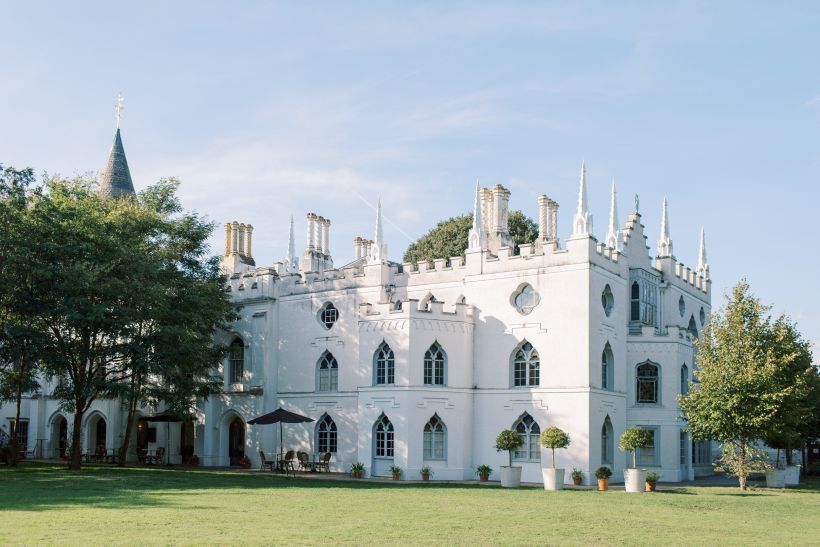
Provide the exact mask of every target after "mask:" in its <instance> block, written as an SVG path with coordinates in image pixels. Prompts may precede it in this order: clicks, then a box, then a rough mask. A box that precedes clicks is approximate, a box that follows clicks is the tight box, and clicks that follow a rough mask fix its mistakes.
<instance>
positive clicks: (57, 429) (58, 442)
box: [51, 415, 68, 458]
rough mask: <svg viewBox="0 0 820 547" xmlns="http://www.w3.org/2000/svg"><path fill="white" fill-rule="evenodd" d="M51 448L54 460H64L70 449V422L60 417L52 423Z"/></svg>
mask: <svg viewBox="0 0 820 547" xmlns="http://www.w3.org/2000/svg"><path fill="white" fill-rule="evenodd" d="M51 447H52V449H53V457H54V458H62V457H64V456H65V453H66V449H68V420H66V419H65V416H63V415H58V416H56V417H55V418H54V421H53V422H52V423H51Z"/></svg>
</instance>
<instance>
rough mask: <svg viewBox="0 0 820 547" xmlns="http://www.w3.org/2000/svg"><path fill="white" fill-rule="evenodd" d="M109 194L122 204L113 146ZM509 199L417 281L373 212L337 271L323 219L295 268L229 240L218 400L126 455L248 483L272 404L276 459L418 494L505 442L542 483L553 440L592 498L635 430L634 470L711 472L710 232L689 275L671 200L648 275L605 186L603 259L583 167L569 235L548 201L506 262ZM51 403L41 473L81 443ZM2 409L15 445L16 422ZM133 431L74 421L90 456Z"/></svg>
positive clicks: (245, 242)
mask: <svg viewBox="0 0 820 547" xmlns="http://www.w3.org/2000/svg"><path fill="white" fill-rule="evenodd" d="M101 188H102V189H103V191H108V192H110V193H112V194H113V195H120V194H122V193H128V192H133V185H132V183H131V177H130V174H129V172H128V166H127V162H126V161H125V154H124V151H123V147H122V141H121V139H120V133H119V130H117V134H116V136H115V141H114V146H113V148H112V151H111V155H110V157H109V161H108V164H107V166H106V168H105V170H104V171H103V173H102V180H101ZM464 198H465V209H466V205H467V203H468V202H469V200H470V197H469V196H466V195H465V196H464ZM509 199H510V192H509V191H508V190H507V189H505V188H504V187H503V186H501V185H498V184H497V185H495V186H494V187H492V188H477V189H476V195H475V199H474V203H473V207H474V213H475V214H474V221H473V226H472V229H471V230H470V233H469V237H468V248H467V251H466V256H465V257H464V258H462V257H453V258H450V259H448V260H445V259H441V260H435V261H434V263H432V264H425V263H420V264H418V266H414V265H412V264H400V263H397V262H393V261H391V260H390V259H389V255H388V252H387V244H386V243H385V241H384V238H383V231H382V219H381V207H379V209H378V212H377V214H376V220H375V233H374V235H373V239H372V240H370V239H365V238H362V237H355V238H354V240H353V242H354V255H353V260H352V261H350V262H348V263H347V264H345V265H343V266H336V265H334V260H333V259H332V258H331V252H330V248H329V245H328V243H329V240H330V238H329V230H330V221H329V220H327V219H325V218H323V217H321V216H318V215H316V214H313V213H309V214H307V217H306V220H307V238H306V240H307V241H306V245H305V246H304V251H303V252H301V253H297V251H296V247H295V238H294V233H293V220H292V219H291V229H290V241H289V245H288V252H287V256H285V257H284V259H283V261H282V262H277V263H275V264H273V265H270V266H257V265H256V263H255V261H254V259H253V255H252V247H251V242H252V233H253V228H252V227H251V226H250V225H245V224H240V223H237V222H231V223H228V224H226V226H225V230H226V234H225V235H226V243H225V249H224V256H223V257H222V266H223V269H224V271H225V273H226V274H227V275H228V278H229V280H228V283H229V285H228V288H227V290H228V291H230V294H231V297H232V298H233V300H234V301H235V302H236V303H237V304H241V309H240V316H241V318H240V319H239V320H238V321H237V322H236V323H235V324H234V325H233V326H232V330H231V331H230V332H229V333H222V334H220V336H224V342H225V343H226V345H229V346H230V356H229V358H227V359H226V360H225V362H224V363H222V364H221V367H220V369H219V372H220V373H221V374H222V376H223V378H224V392H223V393H222V394H221V395H219V396H214V397H211V398H210V399H209V400H208V401H206V402H203V403H202V404H201V407H200V412H199V414H198V416H197V417H196V419H195V420H193V421H189V422H186V423H182V424H179V423H176V424H170V426H168V425H166V424H148V423H147V422H139V425H138V430H137V435H136V444H137V445H138V446H139V447H140V448H148V449H153V448H154V447H157V446H165V445H166V443H168V442H169V441H166V433H167V436H168V438H169V439H170V445H169V448H168V452H169V453H170V457H171V461H172V462H174V461H176V462H179V461H181V460H182V459H183V458H185V457H186V456H190V455H191V454H197V455H198V456H199V459H200V461H201V463H202V464H203V465H210V466H227V465H235V464H236V463H237V462H238V459H239V458H240V457H241V456H242V455H247V456H248V457H249V458H250V459H251V461H252V462H253V463H254V464H256V465H258V464H259V451H260V450H264V451H265V452H270V453H276V452H279V449H280V446H279V430H278V428H277V427H276V426H252V425H247V422H248V421H249V420H250V419H252V418H254V417H256V416H259V415H261V414H264V413H266V412H269V411H271V410H274V409H276V408H278V407H280V406H281V407H283V408H285V409H287V410H291V411H294V412H297V413H299V414H304V415H306V416H310V417H312V418H314V419H315V421H314V422H312V423H307V424H286V425H285V426H284V427H283V432H284V449H285V450H289V449H293V450H303V451H306V452H309V453H311V454H318V453H324V452H331V453H332V460H331V469H332V470H337V471H342V470H347V469H348V468H349V466H350V464H351V463H354V462H363V463H364V464H365V467H366V469H367V471H366V473H367V475H376V476H378V475H389V468H390V466H391V465H397V466H399V467H401V468H402V469H403V470H404V477H405V478H409V479H415V478H418V476H419V469H420V468H422V467H423V466H429V467H431V468H432V469H433V472H434V478H435V479H456V480H459V479H473V478H475V468H476V466H477V465H479V464H489V465H491V466H492V467H493V468H494V469H495V470H496V471H495V474H494V477H496V478H497V477H498V467H499V466H500V465H506V462H507V454H506V453H499V452H497V451H496V450H495V448H494V444H495V438H496V436H497V434H498V433H499V432H500V431H501V430H503V429H506V428H512V429H515V430H516V431H518V432H519V433H520V434H521V436H522V437H523V438H524V445H523V447H522V448H521V449H520V450H519V451H518V452H516V454H515V456H514V460H516V463H515V465H520V466H522V467H523V472H522V480H523V481H531V482H540V481H541V472H540V468H541V466H542V465H544V466H546V465H548V464H549V456H548V454H547V451H546V450H542V449H541V448H540V447H539V445H538V437H539V434H540V432H541V431H542V430H543V429H544V428H546V427H550V426H557V427H560V428H561V429H563V430H565V431H567V432H568V433H569V434H570V436H571V438H572V445H571V446H570V447H569V448H568V449H567V450H559V451H557V452H556V459H557V465H558V466H559V467H564V468H567V469H570V468H573V467H577V468H580V469H582V470H583V471H584V472H585V474H586V479H585V480H586V481H589V480H590V478H591V477H592V472H593V471H594V469H595V468H597V467H598V466H601V465H608V466H610V467H611V468H612V470H613V471H614V475H613V477H614V478H619V477H621V476H622V475H621V473H620V470H621V469H622V468H623V467H624V466H625V465H626V455H624V454H623V453H621V452H620V451H618V450H617V438H618V436H619V435H620V434H621V433H622V432H623V431H624V430H625V429H626V428H628V427H631V426H634V425H639V426H642V427H644V428H646V429H648V430H649V431H651V432H652V434H653V436H654V441H653V443H652V444H651V446H648V447H647V448H645V449H642V450H640V452H639V456H638V457H639V466H641V467H644V468H650V469H654V470H656V471H658V472H660V473H661V474H662V477H663V480H665V481H678V480H687V479H691V478H693V477H694V476H697V475H699V474H705V473H711V471H712V470H711V465H710V462H711V446H710V444H709V443H693V442H691V441H690V439H688V438H687V435H686V433H685V431H684V427H685V422H684V421H683V420H682V418H681V413H680V409H679V407H678V404H677V400H676V396H677V395H679V394H680V393H681V392H685V391H686V389H687V388H688V383H689V382H690V381H691V380H692V373H693V372H694V370H695V367H696V365H695V361H694V357H695V355H694V349H693V344H692V338H693V337H696V336H698V333H699V331H700V330H701V328H702V327H703V325H704V323H705V321H706V318H707V317H708V315H709V312H710V301H711V291H710V285H711V282H710V278H709V266H708V265H707V263H706V251H705V243H704V236H703V233H702V232H701V235H700V238H701V239H700V252H699V256H698V260H697V266H696V267H695V268H694V269H692V268H690V267H687V266H685V265H684V264H682V263H681V262H679V261H678V260H677V259H676V258H675V256H674V253H673V246H672V239H671V238H670V230H669V222H668V215H667V208H666V203H665V202H664V204H663V220H662V224H661V227H660V238H659V241H658V243H657V253H656V254H655V257H654V258H653V257H652V256H650V249H649V247H648V246H647V236H646V235H645V230H644V226H643V225H642V224H641V215H640V214H639V212H638V211H637V209H638V207H637V199H636V200H635V201H636V205H635V209H636V210H635V211H633V212H631V213H630V214H629V215H627V216H626V217H625V218H622V217H620V216H619V215H618V212H617V207H616V194H615V187H614V185H613V188H612V194H611V208H610V218H609V226H608V228H607V232H606V236H605V238H604V239H603V241H599V240H598V239H596V237H595V236H594V235H593V227H592V215H591V214H590V212H589V210H588V206H587V188H586V181H585V173H584V170H583V167H582V170H581V176H580V189H579V195H578V203H577V208H576V210H575V212H574V214H573V215H572V219H571V220H572V224H571V230H570V235H569V237H567V238H566V239H564V240H562V239H561V238H559V222H558V204H557V203H556V202H555V201H553V200H551V199H549V198H548V197H546V196H541V197H539V198H538V207H539V219H538V221H539V222H538V224H539V236H538V239H537V240H536V241H535V242H534V243H532V244H528V245H521V247H520V254H517V255H516V254H514V253H513V249H512V242H511V238H510V234H509V231H508V223H507V218H508V203H509ZM49 393H50V390H49V386H48V385H47V384H46V385H44V387H43V389H42V392H38V393H34V394H30V395H29V396H27V397H26V399H25V400H24V404H23V417H24V419H25V424H24V426H23V428H22V432H23V433H25V434H26V435H27V443H28V447H29V450H30V451H34V452H36V453H37V455H39V456H43V457H55V456H56V455H57V454H58V453H59V451H60V450H61V448H64V447H65V439H66V435H67V432H68V431H70V426H71V425H72V424H71V420H72V416H71V415H70V414H68V413H65V412H63V411H61V410H60V408H59V405H58V401H56V400H54V399H52V398H50V397H49ZM1 408H2V412H3V415H2V418H3V419H4V422H5V423H4V424H3V426H5V428H6V431H8V430H9V428H8V425H9V424H8V422H7V420H6V418H9V417H11V416H13V415H14V410H13V406H11V405H6V406H3V407H1ZM151 413H153V409H144V410H143V412H142V415H143V416H144V415H147V414H151ZM124 419H125V413H124V411H123V408H122V406H121V404H120V402H119V401H115V400H109V401H97V402H96V403H95V404H94V407H93V410H92V411H90V412H88V413H87V414H86V417H85V418H84V420H85V423H84V424H83V425H84V433H83V442H84V443H85V445H86V446H85V447H84V448H85V450H90V451H93V450H94V447H96V446H99V445H104V446H105V447H107V448H109V449H110V448H115V447H117V446H118V445H119V442H120V441H121V438H122V433H123V431H122V428H123V427H124V426H123V424H124ZM166 428H169V429H170V430H169V431H166ZM157 429H158V430H159V432H157ZM567 480H569V474H567ZM593 480H594V479H593Z"/></svg>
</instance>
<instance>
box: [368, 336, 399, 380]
mask: <svg viewBox="0 0 820 547" xmlns="http://www.w3.org/2000/svg"><path fill="white" fill-rule="evenodd" d="M374 361H375V363H374V374H373V383H374V384H375V385H377V386H379V385H385V384H392V383H394V382H395V379H396V359H395V357H394V356H393V350H392V349H390V346H388V345H387V343H386V342H382V343H381V345H380V346H379V348H378V349H377V350H376V355H375V356H374Z"/></svg>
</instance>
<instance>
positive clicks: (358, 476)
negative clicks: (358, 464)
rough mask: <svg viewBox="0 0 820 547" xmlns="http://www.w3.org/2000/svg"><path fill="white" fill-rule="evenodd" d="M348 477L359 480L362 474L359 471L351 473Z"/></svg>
mask: <svg viewBox="0 0 820 547" xmlns="http://www.w3.org/2000/svg"><path fill="white" fill-rule="evenodd" d="M350 476H351V477H353V478H354V479H361V478H362V472H361V471H351V473H350Z"/></svg>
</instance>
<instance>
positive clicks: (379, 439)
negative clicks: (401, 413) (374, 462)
mask: <svg viewBox="0 0 820 547" xmlns="http://www.w3.org/2000/svg"><path fill="white" fill-rule="evenodd" d="M373 430H374V432H375V435H374V439H375V444H376V447H375V448H376V457H377V458H392V457H393V424H392V423H390V420H388V419H387V416H385V415H384V414H382V415H381V417H380V418H379V419H378V421H377V422H376V425H375V426H374V427H373Z"/></svg>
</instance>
